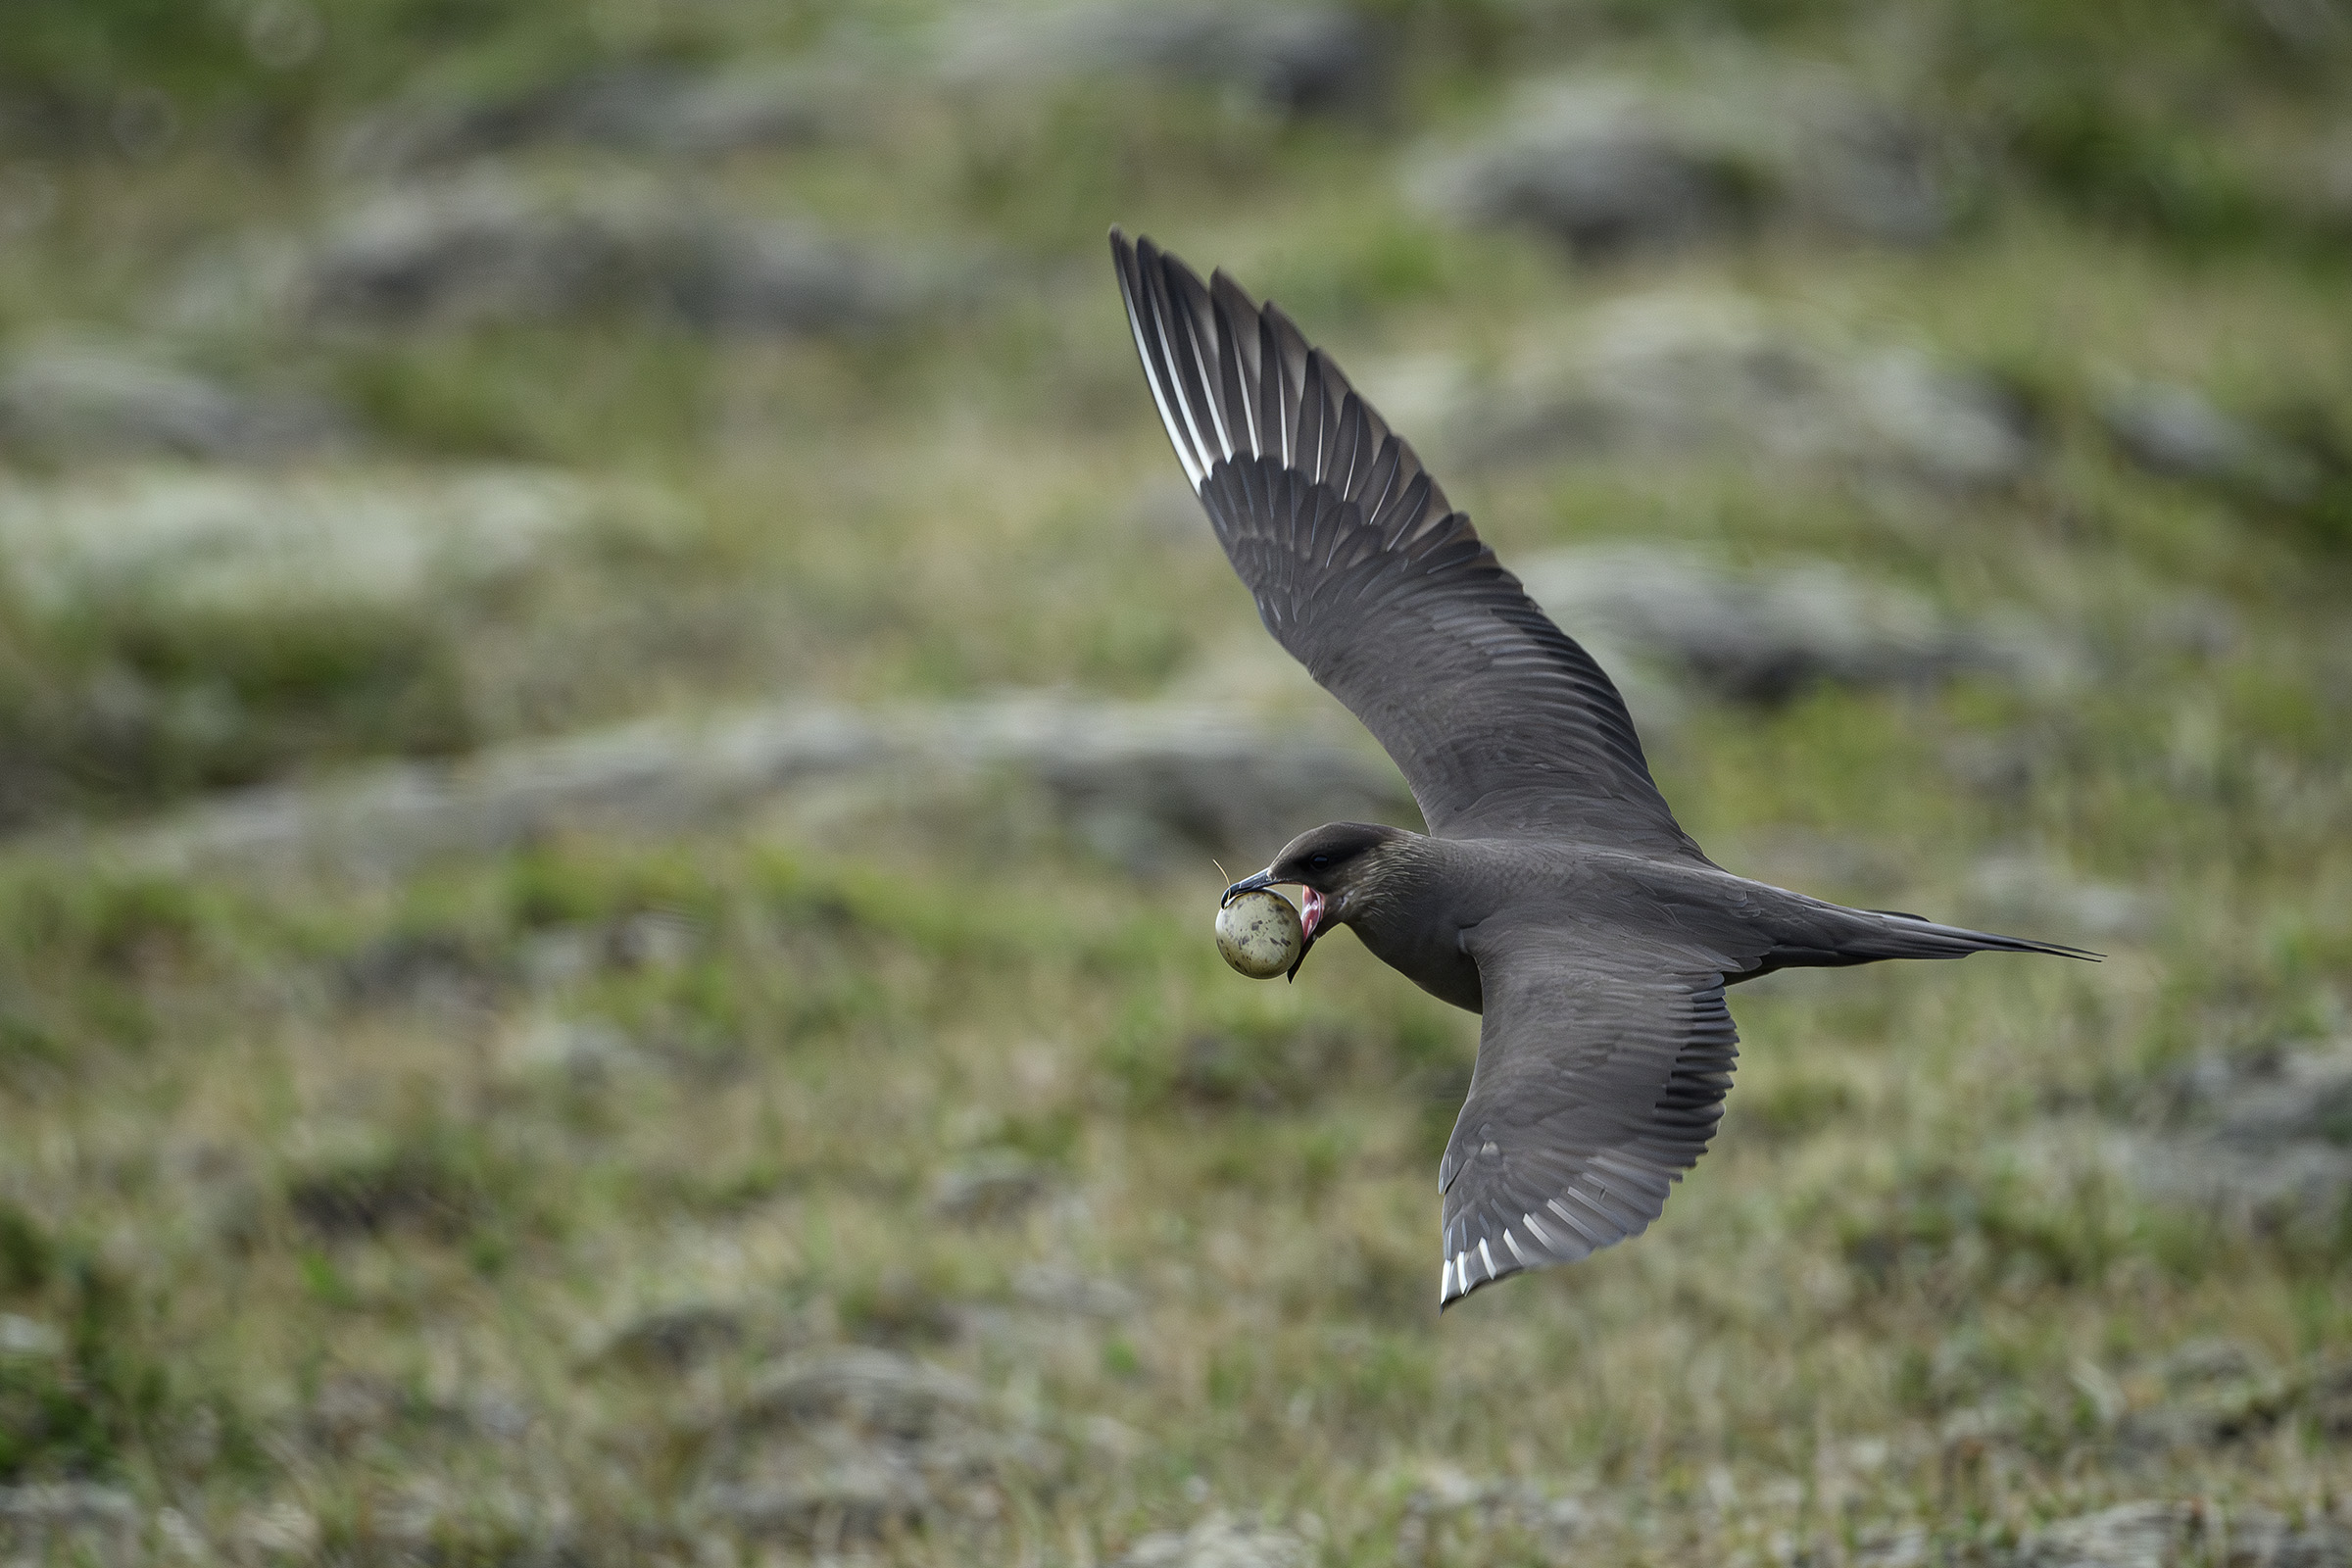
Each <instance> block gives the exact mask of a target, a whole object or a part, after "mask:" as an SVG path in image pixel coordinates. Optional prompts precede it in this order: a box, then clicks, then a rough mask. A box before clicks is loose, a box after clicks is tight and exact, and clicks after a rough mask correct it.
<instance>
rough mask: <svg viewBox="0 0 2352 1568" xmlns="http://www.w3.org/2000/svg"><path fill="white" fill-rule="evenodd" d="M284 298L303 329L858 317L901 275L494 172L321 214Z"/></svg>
mask: <svg viewBox="0 0 2352 1568" xmlns="http://www.w3.org/2000/svg"><path fill="white" fill-rule="evenodd" d="M295 292H296V294H297V296H298V298H299V299H300V300H301V302H302V309H303V311H304V313H305V314H306V315H307V317H308V319H310V320H312V321H313V322H315V323H318V324H321V325H334V326H356V327H394V326H397V327H408V328H417V327H429V326H443V327H463V326H470V325H477V324H481V323H484V322H492V321H545V320H556V319H564V318H567V317H572V316H576V315H580V314H583V313H589V312H597V311H610V310H637V311H651V312H654V313H657V314H665V315H670V316H674V317H676V318H679V319H684V320H686V321H688V322H691V323H693V324H694V325H696V326H699V327H702V328H704V329H706V330H711V331H728V330H744V331H828V330H853V329H858V328H864V327H871V326H874V325H876V324H879V323H880V322H883V321H886V320H889V319H895V318H897V317H899V316H902V315H904V314H905V313H906V312H907V311H908V310H910V309H912V308H913V307H914V306H915V305H916V304H917V303H918V301H919V300H920V299H921V298H922V297H923V286H922V284H921V282H920V280H919V279H918V278H917V277H916V276H915V273H914V270H910V269H908V268H907V267H906V266H904V265H903V264H902V263H901V261H900V260H899V259H898V258H896V257H894V256H888V255H882V254H877V253H873V252H870V251H867V250H863V249H860V248H858V247H856V246H852V245H848V244H845V243H842V242H839V241H836V240H834V239H831V238H830V237H828V236H826V235H824V234H823V233H821V232H819V231H818V230H816V229H814V228H813V227H811V226H809V225H807V224H801V223H794V222H790V221H768V220H752V219H746V218H741V217H737V216H733V215H728V214H723V213H717V212H712V211H711V210H709V209H707V208H705V207H703V206H700V205H698V204H697V203H694V202H692V201H689V200H685V199H681V198H679V197H676V196H674V195H672V194H668V193H663V192H658V191H651V190H643V189H635V190H608V191H599V192H593V193H587V194H580V195H573V196H559V195H556V194H552V193H548V192H543V191H538V190H534V189H531V188H529V187H526V186H524V185H522V184H521V183H519V182H516V181H515V180H511V179H508V178H504V177H501V176H498V175H494V174H488V173H477V174H473V175H469V176H466V177H463V178H458V179H453V180H447V181H439V182H432V183H419V184H412V185H408V186H402V187H397V188H395V189H393V190H390V191H387V192H385V193H383V194H381V195H379V196H377V197H376V198H375V199H373V200H372V201H369V202H368V203H365V204H364V205H362V206H361V207H359V208H358V209H356V210H355V211H353V212H351V213H350V214H348V215H347V216H345V217H344V218H343V219H342V220H341V221H338V222H336V223H335V224H333V225H332V226H331V227H330V228H329V229H328V230H327V232H326V233H325V235H324V236H323V237H322V239H321V240H320V241H319V244H318V245H317V246H316V247H315V248H314V250H313V251H312V253H311V255H310V256H309V258H308V260H307V262H306V263H305V264H304V266H303V269H302V275H301V278H300V280H299V281H298V283H297V285H296V288H295Z"/></svg>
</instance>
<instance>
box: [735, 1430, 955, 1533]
mask: <svg viewBox="0 0 2352 1568" xmlns="http://www.w3.org/2000/svg"><path fill="white" fill-rule="evenodd" d="M931 1500H932V1499H931V1490H930V1488H929V1486H928V1485H927V1484H926V1483H925V1482H924V1479H923V1476H922V1472H921V1471H920V1470H919V1469H917V1468H916V1467H915V1466H913V1465H911V1464H909V1463H907V1462H905V1461H904V1460H900V1459H895V1458H894V1457H892V1456H891V1455H889V1454H888V1453H885V1452H879V1451H876V1452H869V1453H864V1454H854V1455H849V1456H845V1457H841V1458H835V1459H833V1460H832V1461H831V1462H829V1463H825V1464H823V1465H821V1467H811V1468H810V1469H808V1470H804V1471H802V1472H801V1473H799V1474H795V1475H793V1476H790V1477H789V1478H785V1479H778V1480H757V1481H733V1482H728V1481H722V1482H716V1483H713V1484H712V1485H711V1486H710V1487H709V1488H707V1489H706V1490H705V1491H704V1493H703V1495H702V1496H701V1497H700V1499H699V1501H698V1504H697V1510H696V1511H697V1512H699V1513H700V1514H701V1515H702V1516H703V1517H704V1518H706V1519H708V1520H710V1521H711V1522H713V1523H716V1524H720V1525H723V1526H726V1527H728V1528H730V1529H733V1530H737V1531H740V1532H742V1533H743V1534H745V1535H749V1536H758V1537H781V1538H784V1539H787V1540H792V1541H800V1542H808V1543H813V1544H822V1545H835V1544H839V1543H842V1542H845V1541H858V1540H870V1539H872V1538H874V1537H876V1536H880V1535H883V1534H885V1533H886V1532H887V1531H889V1530H890V1529H891V1528H892V1527H893V1526H898V1525H905V1524H907V1523H911V1522H912V1521H913V1520H915V1519H916V1518H918V1517H920V1516H921V1515H922V1514H923V1513H924V1512H925V1511H927V1510H928V1509H929V1508H930V1506H931Z"/></svg>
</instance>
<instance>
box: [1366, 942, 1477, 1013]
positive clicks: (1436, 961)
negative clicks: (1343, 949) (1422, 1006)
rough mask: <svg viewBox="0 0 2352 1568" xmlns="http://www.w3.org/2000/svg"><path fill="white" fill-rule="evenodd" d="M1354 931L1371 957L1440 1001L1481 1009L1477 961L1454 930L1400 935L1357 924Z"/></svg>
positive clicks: (1475, 1010)
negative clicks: (1464, 948) (1441, 934)
mask: <svg viewBox="0 0 2352 1568" xmlns="http://www.w3.org/2000/svg"><path fill="white" fill-rule="evenodd" d="M1356 935H1357V936H1358V937H1360V938H1362V939H1363V944H1364V946H1365V947H1367V948H1369V949H1371V950H1372V956H1374V957H1376V958H1378V959H1379V960H1380V961H1381V962H1383V963H1385V964H1387V965H1388V966H1389V967H1390V968H1392V969H1394V970H1396V971H1397V973H1398V974H1401V975H1403V976H1404V977H1405V978H1406V979H1407V980H1410V981H1411V982H1412V983H1413V984H1415V985H1417V986H1419V987H1420V988H1421V989H1422V990H1424V991H1426V992H1428V993H1429V994H1430V995H1431V996H1433V997H1436V998H1437V999H1438V1000H1439V1001H1440V1002H1450V1003H1452V1004H1453V1005H1455V1006H1457V1007H1464V1008H1467V1009H1468V1010H1470V1011H1472V1012H1477V1011H1479V1010H1481V1007H1482V1005H1483V1003H1484V993H1483V991H1482V989H1481V987H1480V985H1479V981H1478V962H1477V960H1476V959H1474V958H1472V957H1471V956H1470V955H1468V954H1467V953H1464V952H1463V951H1462V946H1461V942H1460V939H1459V936H1458V934H1457V933H1453V932H1447V933H1446V934H1445V935H1443V936H1437V935H1419V934H1416V935H1412V936H1399V935H1398V934H1397V933H1395V932H1388V931H1381V930H1378V929H1376V928H1365V927H1361V926H1359V927H1357V929H1356Z"/></svg>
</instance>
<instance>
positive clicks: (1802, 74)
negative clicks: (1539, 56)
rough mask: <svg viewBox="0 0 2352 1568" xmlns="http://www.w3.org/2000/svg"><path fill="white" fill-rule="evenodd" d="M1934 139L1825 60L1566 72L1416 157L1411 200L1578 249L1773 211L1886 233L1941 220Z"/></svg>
mask: <svg viewBox="0 0 2352 1568" xmlns="http://www.w3.org/2000/svg"><path fill="white" fill-rule="evenodd" d="M1936 164H1937V160H1936V149H1935V143H1934V138H1933V137H1932V136H1930V135H1929V134H1928V132H1927V131H1926V130H1925V129H1924V128H1923V127H1921V126H1919V125H1917V124H1915V123H1912V122H1911V121H1909V120H1908V119H1907V118H1906V117H1905V116H1903V115H1902V114H1901V113H1900V112H1899V111H1897V110H1896V109H1894V108H1893V107H1891V106H1890V105H1888V104H1887V103H1884V102H1881V101H1878V100H1876V99H1874V98H1873V97H1871V96H1870V95H1869V94H1867V93H1865V92H1864V91H1862V90H1861V89H1860V88H1859V87H1857V86H1855V85H1854V84H1853V83H1851V82H1848V81H1846V80H1844V79H1843V78H1841V77H1838V76H1837V75H1836V74H1834V73H1829V72H1827V71H1823V70H1818V69H1808V68H1802V67H1795V66H1789V65H1786V64H1774V63H1770V62H1756V61H1748V60H1741V61H1734V62H1729V63H1728V64H1727V66H1726V68H1725V69H1722V70H1719V71H1708V72H1704V73H1702V74H1701V75H1700V77H1698V78H1697V79H1693V80H1691V81H1687V82H1683V83H1679V84H1663V83H1654V82H1642V81H1638V80H1635V79H1632V78H1629V77H1621V76H1597V75H1580V76H1573V77H1569V78H1566V79H1563V80H1555V81H1551V82H1546V83H1542V84H1539V85H1537V86H1536V87H1534V88H1531V89H1529V90H1527V91H1525V92H1523V93H1522V94H1521V95H1520V97H1519V99H1518V101H1517V102H1516V104H1515V105H1514V106H1513V107H1512V108H1511V109H1510V110H1509V111H1508V112H1507V113H1506V115H1505V117H1504V123H1502V124H1501V126H1500V127H1498V128H1497V129H1496V130H1495V132H1493V133H1492V134H1491V135H1490V136H1489V137H1487V138H1486V139H1485V140H1483V141H1481V142H1478V143H1476V144H1474V145H1472V146H1470V147H1468V148H1466V149H1462V150H1458V151H1453V152H1449V153H1432V154H1427V155H1424V156H1423V157H1422V158H1421V159H1420V160H1418V162H1417V165H1416V169H1415V172H1414V174H1413V176H1412V184H1413V186H1414V188H1415V190H1416V192H1417V194H1418V195H1419V196H1420V197H1421V199H1422V200H1423V201H1424V203H1425V204H1427V205H1430V206H1433V207H1435V208H1438V209H1439V210H1442V211H1445V212H1447V213H1450V214H1452V215H1453V216H1455V217H1456V218H1459V219H1461V220H1464V221H1473V222H1487V223H1519V224H1525V225H1529V226H1533V227H1535V228H1538V229H1541V230H1543V231H1544V232H1546V233H1549V234H1551V235H1553V236H1554V237H1556V238H1558V239H1559V240H1561V241H1562V242H1564V243H1565V244H1567V245H1568V246H1569V247H1570V248H1572V249H1574V250H1576V251H1578V252H1580V253H1584V254H1587V255H1606V254H1611V253H1616V252H1621V251H1627V250H1634V249H1657V248H1670V247H1675V246H1681V245H1688V244H1691V243H1692V242H1694V241H1699V240H1703V239H1707V238H1710V237H1714V236H1719V235H1724V234H1729V233H1734V232H1738V231H1740V230H1743V229H1747V228H1750V227H1753V226H1754V225H1756V224H1757V223H1759V222H1761V221H1766V220H1768V219H1772V218H1782V217H1786V218H1789V219H1792V220H1795V221H1802V222H1804V223H1807V224H1809V225H1811V226H1815V227H1819V228H1824V229H1827V230H1829V231H1832V232H1836V233H1841V234H1847V235H1852V236H1855V237H1859V238H1865V239H1872V240H1880V241H1887V242H1892V243H1898V244H1921V243H1925V242H1927V241H1930V240H1933V239H1935V238H1936V237H1937V235H1938V234H1939V233H1940V232H1941V231H1942V228H1943V225H1944V222H1945V207H1946V199H1945V197H1944V195H1943V193H1942V191H1941V189H1940V180H1939V176H1938V172H1937V167H1936Z"/></svg>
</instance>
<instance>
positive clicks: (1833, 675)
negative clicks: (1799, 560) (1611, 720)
mask: <svg viewBox="0 0 2352 1568" xmlns="http://www.w3.org/2000/svg"><path fill="white" fill-rule="evenodd" d="M1520 578H1521V580H1522V581H1523V582H1525V583H1526V585H1527V588H1528V592H1529V593H1530V594H1531V595H1532V596H1533V597H1534V598H1535V600H1536V602H1537V603H1538V604H1540V605H1542V606H1543V607H1544V610H1545V611H1546V612H1548V613H1550V614H1551V616H1552V618H1553V619H1555V620H1557V621H1558V622H1559V623H1560V624H1561V625H1562V626H1564V627H1567V628H1569V630H1570V631H1571V632H1572V634H1574V635H1575V636H1578V637H1580V638H1584V639H1587V640H1589V641H1591V642H1593V644H1595V645H1596V646H1598V647H1601V648H1603V649H1608V650H1621V651H1624V652H1627V653H1631V654H1633V655H1636V656H1638V657H1642V658H1648V659H1653V660H1656V661H1659V662H1663V663H1665V664H1667V665H1669V666H1671V667H1672V668H1673V669H1675V670H1676V671H1677V672H1678V673H1680V674H1682V675H1684V676H1686V677H1687V678H1689V679H1691V680H1692V681H1695V682H1697V683H1698V684H1700V685H1702V686H1704V687H1706V688H1708V689H1709V690H1711V691H1713V692H1715V693H1716V694H1718V695H1720V696H1723V697H1727V698H1731V699H1734V700H1736V701H1742V702H1760V703H1769V702H1778V701H1782V700H1785V699H1787V698H1789V697H1790V696H1792V695H1794V694H1795V693H1797V692H1800V691H1802V690H1804V689H1806V688H1808V687H1810V686H1814V685H1817V684H1822V683H1832V684H1839V685H1852V686H1887V685H1929V684H1934V683H1936V682H1939V681H1942V680H1946V679H1949V678H1951V677H1953V676H1955V675H1960V674H1967V673H1985V674H1992V675H2002V676H2009V677H2012V678H2015V677H2018V676H2021V675H2024V674H2027V673H2029V672H2030V671H2032V670H2033V669H2034V667H2035V662H2036V657H2037V656H2036V654H2035V651H2034V650H2033V649H2032V648H2030V647H2029V646H2027V645H2026V644H2025V643H2023V642H2022V641H2020V640H2019V639H2018V638H2016V637H2015V636H2014V635H2009V634H2004V633H2002V632H1999V631H1996V630H1994V629H1991V628H1989V627H1985V626H1973V625H1969V624H1966V623H1964V622H1960V621H1957V620H1954V619H1952V618H1950V617H1947V616H1944V615H1941V614H1939V613H1936V611H1935V610H1934V609H1933V608H1932V607H1930V606H1929V605H1928V604H1927V603H1926V602H1925V601H1923V600H1921V599H1919V598H1917V597H1916V596H1914V595H1911V594H1908V593H1905V592H1903V591H1902V590H1900V589H1897V588H1894V587H1891V586H1888V585H1886V584H1874V583H1870V582H1868V581H1866V580H1865V579H1862V578H1859V577H1857V576H1855V575H1854V574H1852V573H1851V572H1848V571H1846V570H1845V569H1843V568H1842V567H1838V566H1836V565H1834V564H1830V563H1827V562H1818V563H1812V564H1805V565H1799V566H1791V567H1785V568H1783V569H1781V570H1778V571H1774V572H1769V573H1758V574H1754V575H1749V576H1740V575H1735V574H1733V573H1729V572H1724V571H1719V570H1717V569H1715V568H1714V567H1712V566H1710V565H1708V564H1706V563H1705V562H1703V561H1702V560H1699V559H1698V558H1696V557H1694V556H1691V555H1689V554H1687V553H1683V552H1679V551H1674V550H1669V549H1662V548H1655V547H1636V546H1626V547H1617V548H1599V549H1590V550H1563V551H1553V552H1548V553H1545V554H1542V555H1538V556H1535V557H1532V558H1529V559H1528V560H1527V561H1526V562H1525V563H1524V564H1523V565H1522V569H1521V571H1520Z"/></svg>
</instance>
